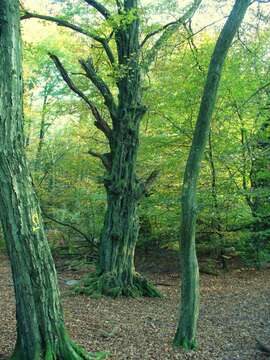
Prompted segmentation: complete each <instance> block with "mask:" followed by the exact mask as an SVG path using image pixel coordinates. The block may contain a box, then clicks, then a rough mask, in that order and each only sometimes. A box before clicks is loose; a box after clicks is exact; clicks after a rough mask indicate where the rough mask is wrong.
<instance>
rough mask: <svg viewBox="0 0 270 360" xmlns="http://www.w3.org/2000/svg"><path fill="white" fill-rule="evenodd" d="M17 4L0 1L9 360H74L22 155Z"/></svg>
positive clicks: (78, 355)
mask: <svg viewBox="0 0 270 360" xmlns="http://www.w3.org/2000/svg"><path fill="white" fill-rule="evenodd" d="M19 24H20V18H19V1H18V0H1V1H0V218H1V222H2V227H3V231H4V235H5V240H6V244H7V251H8V255H9V259H10V263H11V269H12V275H13V283H14V290H15V297H16V318H17V342H16V347H15V350H14V353H13V355H12V356H11V359H12V360H15V359H16V360H40V359H45V360H60V359H61V360H79V359H91V358H93V357H92V356H91V355H90V354H88V353H86V352H85V351H84V350H82V349H80V348H79V347H78V346H77V345H75V344H73V343H72V341H71V340H70V339H69V337H68V335H67V333H66V330H65V327H64V320H63V312H62V308H61V305H60V295H59V289H58V284H57V275H56V270H55V267H54V262H53V259H52V256H51V253H50V249H49V245H48V242H47V240H46V236H45V234H44V229H43V224H42V219H41V211H40V207H39V204H38V201H37V198H36V195H35V192H34V190H33V185H32V181H31V176H30V173H29V169H28V165H27V162H26V157H25V153H24V137H23V111H22V68H21V41H20V29H19Z"/></svg>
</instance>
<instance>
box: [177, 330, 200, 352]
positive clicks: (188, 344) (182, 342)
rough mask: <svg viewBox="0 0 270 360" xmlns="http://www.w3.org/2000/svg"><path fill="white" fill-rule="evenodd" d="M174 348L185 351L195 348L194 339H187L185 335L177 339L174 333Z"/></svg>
mask: <svg viewBox="0 0 270 360" xmlns="http://www.w3.org/2000/svg"><path fill="white" fill-rule="evenodd" d="M173 347H174V349H184V350H186V351H189V350H195V349H196V348H197V343H196V341H195V340H189V339H188V338H186V337H182V338H180V339H179V337H178V334H176V336H175V338H174V340H173Z"/></svg>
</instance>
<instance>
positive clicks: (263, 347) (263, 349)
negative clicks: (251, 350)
mask: <svg viewBox="0 0 270 360" xmlns="http://www.w3.org/2000/svg"><path fill="white" fill-rule="evenodd" d="M256 345H257V349H258V350H260V351H261V352H263V353H265V354H268V355H270V346H268V345H265V344H263V343H262V342H261V341H260V340H258V339H256Z"/></svg>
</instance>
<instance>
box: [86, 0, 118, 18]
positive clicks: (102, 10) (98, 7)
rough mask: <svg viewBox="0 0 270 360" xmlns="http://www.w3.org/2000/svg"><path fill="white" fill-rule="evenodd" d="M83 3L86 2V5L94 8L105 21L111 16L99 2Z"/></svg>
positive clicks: (89, 1) (93, 0)
mask: <svg viewBox="0 0 270 360" xmlns="http://www.w3.org/2000/svg"><path fill="white" fill-rule="evenodd" d="M84 1H85V2H87V4H88V5H90V6H92V7H93V8H95V9H96V10H97V11H98V12H99V13H100V14H101V15H103V16H104V17H105V19H108V18H109V17H110V16H111V14H110V12H109V10H108V9H107V8H106V7H105V6H104V5H102V4H100V3H99V2H97V1H95V0H84Z"/></svg>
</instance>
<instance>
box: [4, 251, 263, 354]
mask: <svg viewBox="0 0 270 360" xmlns="http://www.w3.org/2000/svg"><path fill="white" fill-rule="evenodd" d="M0 274H1V277H0V310H1V311H0V354H1V353H4V354H6V353H9V352H11V351H12V348H13V346H14V342H15V312H14V297H13V289H12V280H11V275H10V269H9V266H8V262H7V261H6V259H4V258H1V257H0ZM148 275H149V276H150V277H151V278H152V279H153V281H154V282H157V283H166V284H170V285H171V286H159V288H160V290H161V291H162V292H163V294H164V295H165V296H166V297H165V298H164V299H137V300H130V299H118V300H110V299H101V300H94V299H89V298H86V297H84V296H77V297H70V296H68V295H67V291H66V290H67V289H66V287H65V286H64V285H61V287H62V296H63V303H64V308H65V317H66V324H67V326H68V328H69V331H70V333H71V335H72V337H73V338H74V339H76V341H77V342H79V343H80V344H82V345H84V346H85V347H86V348H87V349H89V350H91V351H109V352H110V353H111V357H110V359H114V360H122V359H132V360H135V359H136V360H148V359H149V360H150V359H160V360H166V359H168V360H169V359H196V360H236V359H241V360H256V359H257V360H259V359H260V360H262V359H266V358H265V357H263V355H261V354H259V353H258V352H257V351H256V349H255V338H256V337H259V338H261V339H263V340H265V341H266V342H268V344H270V308H269V302H270V271H269V270H265V271H262V272H256V271H243V272H233V273H230V274H227V275H226V276H219V277H212V276H207V275H203V276H202V277H201V302H202V304H201V314H200V322H199V349H198V350H197V352H189V353H183V352H174V351H173V350H172V348H171V341H172V338H173V335H174V332H175V326H176V317H177V312H178V311H177V308H178V286H179V284H178V283H179V281H178V277H177V274H174V273H172V274H165V275H164V274H148ZM71 277H74V275H72V274H71V273H62V274H61V276H60V278H61V279H63V278H65V279H70V278H71ZM60 283H62V281H60Z"/></svg>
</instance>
